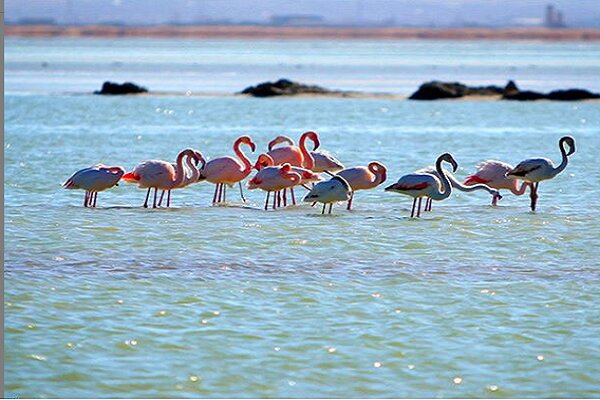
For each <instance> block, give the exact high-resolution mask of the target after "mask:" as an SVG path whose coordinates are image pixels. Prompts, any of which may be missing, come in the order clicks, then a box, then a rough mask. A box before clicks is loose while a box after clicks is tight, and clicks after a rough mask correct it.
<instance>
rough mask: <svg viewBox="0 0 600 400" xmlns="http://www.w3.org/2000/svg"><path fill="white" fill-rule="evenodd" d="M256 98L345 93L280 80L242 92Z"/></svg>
mask: <svg viewBox="0 0 600 400" xmlns="http://www.w3.org/2000/svg"><path fill="white" fill-rule="evenodd" d="M240 93H241V94H247V95H250V96H254V97H272V96H296V95H303V94H311V95H331V94H342V93H344V92H340V91H335V90H328V89H325V88H323V87H321V86H313V85H304V84H302V83H298V82H293V81H290V80H288V79H280V80H278V81H277V82H263V83H259V84H258V85H256V86H249V87H247V88H246V89H244V90H242V91H241V92H240Z"/></svg>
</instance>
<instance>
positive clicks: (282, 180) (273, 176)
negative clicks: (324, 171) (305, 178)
mask: <svg viewBox="0 0 600 400" xmlns="http://www.w3.org/2000/svg"><path fill="white" fill-rule="evenodd" d="M292 168H293V167H292V166H291V165H290V164H288V163H285V164H283V165H281V166H271V167H264V168H261V169H260V170H259V171H258V172H257V173H256V175H254V177H253V178H252V179H251V180H250V181H249V182H248V189H250V190H253V189H257V188H258V189H262V190H264V191H266V192H267V196H266V199H265V210H267V208H268V207H269V196H270V195H271V192H279V191H280V190H282V189H286V188H291V187H292V186H295V185H297V184H298V183H299V182H300V180H301V179H302V176H301V175H300V174H299V173H298V172H294V170H293V169H292ZM275 197H276V196H275V195H273V209H275V208H276V207H275ZM278 206H279V204H278Z"/></svg>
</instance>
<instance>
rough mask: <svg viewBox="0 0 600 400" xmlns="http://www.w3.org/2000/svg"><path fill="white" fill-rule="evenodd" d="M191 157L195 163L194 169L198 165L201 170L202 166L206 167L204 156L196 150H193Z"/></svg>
mask: <svg viewBox="0 0 600 400" xmlns="http://www.w3.org/2000/svg"><path fill="white" fill-rule="evenodd" d="M192 157H193V158H194V161H195V162H196V167H197V166H198V164H200V163H202V166H201V167H200V168H201V169H202V168H204V166H205V165H206V160H205V159H204V156H203V155H202V153H200V152H199V151H197V150H194V155H193V156H192Z"/></svg>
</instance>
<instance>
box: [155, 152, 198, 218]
mask: <svg viewBox="0 0 600 400" xmlns="http://www.w3.org/2000/svg"><path fill="white" fill-rule="evenodd" d="M195 153H196V157H188V158H186V160H185V163H186V164H185V166H186V167H187V168H186V173H185V177H184V178H183V182H181V185H179V186H178V187H177V189H180V188H184V187H186V186H189V185H191V184H192V183H196V182H198V178H199V177H200V170H199V169H198V164H199V163H202V167H201V168H203V167H204V165H205V164H206V160H205V159H204V156H203V155H202V153H200V152H199V151H196V152H195ZM171 165H173V168H177V164H171ZM189 171H191V175H189V176H188V172H189ZM166 192H167V207H170V205H171V191H170V190H167V191H166ZM164 195H165V191H164V190H163V191H162V192H161V194H160V199H159V200H158V206H159V207H161V206H162V202H163V197H164Z"/></svg>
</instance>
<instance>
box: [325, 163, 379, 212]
mask: <svg viewBox="0 0 600 400" xmlns="http://www.w3.org/2000/svg"><path fill="white" fill-rule="evenodd" d="M336 176H341V177H342V178H344V179H345V180H346V182H348V184H349V185H350V187H351V188H352V193H351V194H350V199H349V200H348V205H347V207H346V209H347V210H350V209H351V208H352V200H353V199H354V192H356V191H357V190H365V189H373V188H376V187H377V186H379V185H381V184H382V183H383V182H385V180H386V179H387V168H386V167H385V166H384V165H383V164H381V163H380V162H377V161H372V162H370V163H369V165H368V166H366V167H363V166H361V167H354V168H346V169H343V170H341V171H340V172H338V173H337V174H336Z"/></svg>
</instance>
